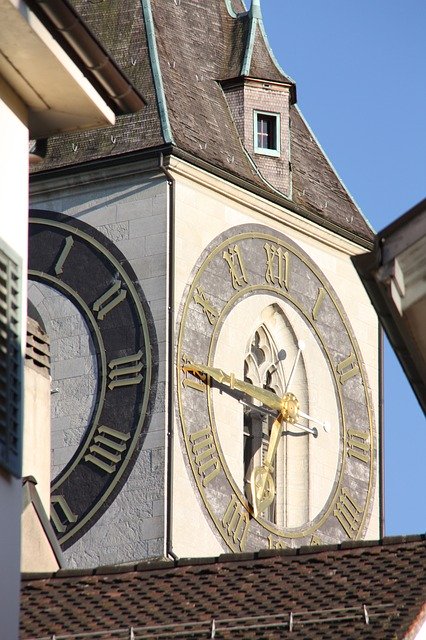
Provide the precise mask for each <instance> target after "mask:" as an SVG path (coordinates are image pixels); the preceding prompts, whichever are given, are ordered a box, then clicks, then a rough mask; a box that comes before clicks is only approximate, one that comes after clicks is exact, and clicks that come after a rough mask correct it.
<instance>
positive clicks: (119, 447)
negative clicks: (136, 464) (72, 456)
mask: <svg viewBox="0 0 426 640" xmlns="http://www.w3.org/2000/svg"><path fill="white" fill-rule="evenodd" d="M96 434H97V435H96V436H95V437H94V439H93V442H94V444H92V445H91V446H90V447H89V451H90V453H88V454H87V455H85V456H84V459H85V460H86V462H92V463H93V464H94V465H96V466H97V467H99V469H102V470H103V471H106V472H107V473H114V471H115V470H116V467H117V464H118V463H119V462H121V458H122V456H123V453H124V452H125V451H126V448H127V444H126V443H127V441H128V440H129V438H130V434H129V433H122V432H121V431H116V430H115V429H111V428H110V427H103V426H99V427H98V428H97V430H96Z"/></svg>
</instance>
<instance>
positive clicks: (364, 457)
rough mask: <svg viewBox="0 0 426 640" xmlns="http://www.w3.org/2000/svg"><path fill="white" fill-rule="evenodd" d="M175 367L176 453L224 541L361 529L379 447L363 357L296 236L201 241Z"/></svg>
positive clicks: (233, 545)
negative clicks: (180, 446)
mask: <svg viewBox="0 0 426 640" xmlns="http://www.w3.org/2000/svg"><path fill="white" fill-rule="evenodd" d="M197 365H198V374H197V373H194V371H195V372H196V371H197ZM191 367H192V368H191ZM208 367H210V373H209V372H208V370H206V369H207V368H208ZM203 369H204V370H203ZM177 376H178V385H177V390H178V408H179V417H180V425H181V433H182V436H183V438H182V439H183V443H184V448H185V452H186V460H187V463H188V465H189V467H190V469H191V473H192V477H193V479H194V481H195V482H194V484H195V486H196V487H197V491H198V493H199V496H200V498H201V500H202V502H203V504H204V507H205V508H206V510H207V513H208V517H209V519H210V522H211V523H212V525H213V526H214V528H215V529H216V532H217V533H218V534H219V535H220V536H221V538H222V539H223V540H224V541H225V542H226V544H227V546H228V547H229V548H230V549H231V550H234V551H244V550H255V549H259V548H262V547H269V548H277V547H285V546H300V545H303V544H321V543H330V542H340V541H342V540H344V539H347V538H351V539H356V538H360V537H362V536H363V535H365V531H366V527H367V524H368V520H369V516H370V513H371V508H372V498H373V485H374V481H373V479H374V475H375V464H376V463H375V455H376V453H375V451H376V448H375V446H376V445H375V434H374V427H373V416H372V409H371V403H370V397H369V391H368V384H367V379H366V375H365V371H364V366H363V362H362V357H361V353H360V349H359V346H358V344H357V342H356V340H355V337H354V334H353V332H352V329H351V327H350V324H349V321H348V319H347V316H346V314H345V312H344V310H343V308H342V306H341V304H340V302H339V300H338V298H337V296H336V294H335V292H334V290H333V289H332V287H331V286H330V284H329V283H328V281H327V280H326V278H325V277H324V275H323V274H322V273H321V271H320V270H319V269H318V267H317V266H316V265H315V264H314V263H313V261H312V260H311V259H310V258H309V257H308V256H307V255H306V254H305V253H304V252H303V251H302V250H301V249H300V248H299V247H298V246H297V245H296V244H295V243H293V242H292V241H291V240H290V239H288V238H287V237H285V236H284V235H282V234H280V233H278V232H271V231H270V230H269V229H267V228H265V227H262V226H260V225H250V226H248V225H247V226H244V227H238V228H235V229H231V230H229V231H228V232H226V233H225V234H223V235H222V236H221V237H220V238H218V239H217V240H216V241H215V242H213V243H211V245H210V246H209V247H207V249H206V250H205V252H204V253H203V254H202V256H201V257H200V259H199V261H198V263H197V265H196V267H195V270H194V272H193V278H192V280H191V282H190V283H189V284H188V288H187V293H186V297H185V301H184V304H183V307H182V310H181V321H180V329H179V334H178V345H177ZM250 385H251V387H250ZM275 398H276V399H278V404H277V401H276V400H275ZM275 405H276V406H275ZM277 407H279V408H277Z"/></svg>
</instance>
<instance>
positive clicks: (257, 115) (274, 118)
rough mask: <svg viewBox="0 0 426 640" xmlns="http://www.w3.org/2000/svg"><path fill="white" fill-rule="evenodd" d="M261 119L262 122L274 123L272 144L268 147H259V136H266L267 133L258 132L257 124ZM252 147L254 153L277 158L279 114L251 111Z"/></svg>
mask: <svg viewBox="0 0 426 640" xmlns="http://www.w3.org/2000/svg"><path fill="white" fill-rule="evenodd" d="M262 116H264V118H263V122H267V121H268V120H269V122H274V129H275V131H274V134H272V133H270V134H269V135H274V144H273V145H272V146H270V147H267V146H261V145H259V135H264V136H266V135H268V132H267V131H262V132H261V131H259V123H260V121H261V120H262ZM253 146H254V152H255V153H259V154H261V155H264V156H272V157H274V158H279V157H280V155H281V116H280V114H279V113H275V112H273V111H259V110H257V109H255V110H254V111H253Z"/></svg>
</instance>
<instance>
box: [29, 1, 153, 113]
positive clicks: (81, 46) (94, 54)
mask: <svg viewBox="0 0 426 640" xmlns="http://www.w3.org/2000/svg"><path fill="white" fill-rule="evenodd" d="M24 1H25V4H26V5H27V7H28V8H29V9H30V10H31V11H33V12H34V14H35V15H36V16H37V17H38V19H39V20H40V21H41V22H42V24H43V25H44V26H45V27H46V29H48V31H49V32H50V33H51V35H52V36H53V37H54V38H55V40H57V42H58V43H59V44H60V45H61V47H62V48H63V49H64V50H65V51H66V52H67V54H68V55H69V56H70V58H71V59H72V60H73V62H74V63H75V64H76V65H77V66H78V68H79V69H80V70H81V71H82V73H83V74H84V75H85V76H86V77H87V78H88V79H89V81H90V82H91V83H92V84H93V85H94V86H95V87H96V89H97V90H98V91H99V92H100V93H101V94H102V96H103V97H104V99H106V101H107V102H108V104H109V106H110V107H111V109H112V110H113V111H114V113H115V114H116V115H120V114H125V113H134V112H136V111H140V110H141V109H143V107H144V106H145V105H146V101H145V99H144V98H143V97H142V95H141V94H140V93H139V91H138V90H137V89H136V88H135V87H134V86H133V84H132V83H131V82H130V81H129V79H128V78H127V77H126V76H125V75H124V73H123V72H122V71H121V70H120V69H119V67H118V66H117V65H116V63H115V62H114V61H113V59H112V58H111V57H110V56H109V54H108V53H107V52H106V50H105V49H104V48H103V46H102V45H101V44H100V42H99V41H98V40H97V38H96V37H95V35H94V34H93V33H92V31H91V30H90V29H89V27H88V26H87V25H86V24H85V23H84V22H83V20H82V19H81V17H80V16H79V15H78V13H77V12H76V11H75V10H74V8H73V7H72V6H71V4H70V3H69V1H68V0H24Z"/></svg>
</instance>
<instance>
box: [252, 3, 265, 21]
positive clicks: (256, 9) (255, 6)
mask: <svg viewBox="0 0 426 640" xmlns="http://www.w3.org/2000/svg"><path fill="white" fill-rule="evenodd" d="M250 17H251V18H259V19H260V20H261V19H262V9H261V8H260V0H251V7H250Z"/></svg>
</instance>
